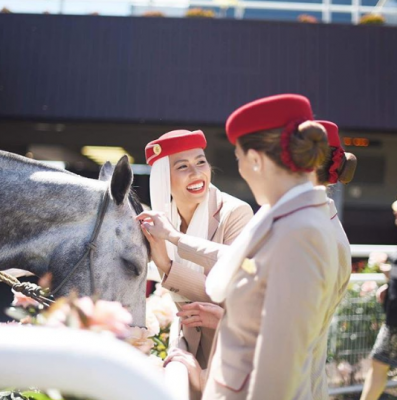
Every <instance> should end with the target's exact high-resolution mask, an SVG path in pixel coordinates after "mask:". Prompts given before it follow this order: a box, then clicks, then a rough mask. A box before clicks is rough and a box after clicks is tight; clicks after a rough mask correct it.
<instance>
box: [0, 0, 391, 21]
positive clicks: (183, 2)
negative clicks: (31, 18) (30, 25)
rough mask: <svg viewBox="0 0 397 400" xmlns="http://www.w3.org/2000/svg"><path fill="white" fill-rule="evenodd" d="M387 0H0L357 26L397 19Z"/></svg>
mask: <svg viewBox="0 0 397 400" xmlns="http://www.w3.org/2000/svg"><path fill="white" fill-rule="evenodd" d="M387 1H389V0H380V1H379V2H378V4H377V5H375V6H363V5H361V0H352V4H351V5H343V4H333V3H332V0H322V1H320V0H319V2H318V3H305V2H304V1H302V2H297V3H295V2H288V1H249V0H248V1H244V0H174V1H171V0H58V1H54V0H37V1H35V2H31V1H28V0H0V9H1V8H3V7H6V8H9V9H10V10H11V11H12V12H28V13H41V12H44V11H48V12H50V13H60V14H86V13H89V12H94V11H96V12H98V13H100V14H101V15H139V14H142V13H143V12H145V11H150V10H152V11H158V10H159V11H163V12H164V13H165V15H169V16H183V15H184V12H185V11H186V10H187V9H188V8H189V7H205V8H207V7H209V8H212V7H217V8H218V7H219V8H220V9H221V10H227V9H229V8H231V9H233V10H234V16H235V18H244V13H245V10H269V11H302V12H303V13H307V12H321V14H322V22H326V23H328V22H331V15H332V13H344V14H350V15H351V22H352V23H354V24H356V23H358V21H359V18H360V16H361V15H362V14H367V13H377V14H382V15H385V16H395V17H396V19H397V6H394V7H393V6H392V7H385V5H386V6H387ZM392 1H394V0H392ZM393 4H394V3H393ZM222 15H225V12H223V13H222Z"/></svg>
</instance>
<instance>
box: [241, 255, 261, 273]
mask: <svg viewBox="0 0 397 400" xmlns="http://www.w3.org/2000/svg"><path fill="white" fill-rule="evenodd" d="M241 268H242V269H243V270H244V271H245V272H246V273H247V274H250V275H253V274H255V273H256V271H257V268H256V264H255V261H254V260H253V259H251V258H246V259H244V261H243V263H242V264H241Z"/></svg>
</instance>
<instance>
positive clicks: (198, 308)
mask: <svg viewBox="0 0 397 400" xmlns="http://www.w3.org/2000/svg"><path fill="white" fill-rule="evenodd" d="M223 312H224V310H223V308H222V307H220V306H218V305H216V304H212V303H201V302H195V303H190V304H185V305H184V306H182V308H181V311H179V312H178V313H177V314H176V315H177V316H178V317H180V321H181V324H182V325H184V326H186V327H188V328H191V327H196V326H203V327H204V328H210V329H216V327H217V326H218V323H219V321H220V319H221V318H222V316H223Z"/></svg>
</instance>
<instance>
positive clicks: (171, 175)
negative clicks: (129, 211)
mask: <svg viewBox="0 0 397 400" xmlns="http://www.w3.org/2000/svg"><path fill="white" fill-rule="evenodd" d="M206 145H207V142H206V139H205V136H204V134H203V132H202V131H200V130H198V131H193V132H190V131H187V130H176V131H172V132H168V133H166V134H164V135H162V136H160V137H159V138H158V139H156V140H153V141H151V142H150V143H149V144H148V145H147V146H146V148H145V153H146V160H147V163H148V164H149V165H151V166H152V170H151V174H150V197H151V205H152V209H153V210H155V211H157V212H162V213H164V216H165V217H167V218H168V220H169V221H170V222H171V223H172V226H173V229H175V230H176V231H178V232H182V233H187V234H188V235H189V237H190V238H192V240H191V242H190V243H189V242H188V243H185V246H184V251H193V252H194V251H196V248H195V241H196V239H202V240H211V241H214V242H217V243H223V244H228V245H230V244H231V243H232V242H233V240H234V239H235V238H236V237H237V236H238V234H239V233H240V232H241V231H242V229H243V227H244V226H245V225H246V224H247V222H248V221H249V220H250V219H251V217H252V215H253V213H252V209H251V207H250V206H249V205H248V204H247V203H244V202H243V201H241V200H239V199H237V198H235V197H232V196H230V195H228V194H226V193H223V192H221V191H220V190H218V189H217V188H216V187H215V186H213V185H212V184H211V167H210V165H209V163H208V161H207V159H206V157H205V154H204V149H205V148H206ZM142 215H145V216H148V215H151V212H147V213H143V214H142ZM142 215H141V216H142ZM144 218H145V217H144ZM145 226H146V224H145V223H143V224H142V229H143V232H144V233H145V235H146V237H147V238H148V240H149V242H150V245H151V250H152V259H153V261H154V263H155V264H156V266H157V268H158V269H159V270H160V272H161V273H162V275H164V277H163V281H162V286H163V287H165V288H167V289H169V290H170V291H171V294H172V296H173V298H174V301H175V302H176V303H177V305H178V308H179V309H180V308H181V307H182V306H184V305H187V303H189V302H200V303H202V302H210V301H211V299H210V298H209V296H208V295H207V294H206V292H205V281H206V275H208V272H209V268H204V267H202V266H201V265H198V264H197V263H195V262H191V261H188V260H186V259H184V258H182V257H181V255H180V249H179V246H175V245H173V244H172V243H169V242H167V243H165V241H164V240H158V239H156V238H154V237H153V236H151V235H150V234H148V232H147V230H146V229H145ZM202 306H203V307H209V308H210V310H212V309H215V312H218V313H222V312H223V311H222V309H220V308H219V307H218V306H213V305H212V304H209V305H206V304H202ZM211 306H213V307H211ZM187 307H189V306H187ZM185 313H186V311H185ZM189 313H191V314H194V312H192V311H189ZM182 316H184V311H182ZM182 322H183V324H182V325H183V336H184V340H185V341H186V342H187V348H188V350H189V351H190V352H191V353H192V354H194V355H195V356H196V357H197V360H198V361H199V363H200V366H201V367H202V368H206V366H207V363H208V358H209V353H210V349H211V345H212V341H213V337H214V334H215V329H214V327H213V326H212V327H211V326H210V324H201V325H200V328H198V327H197V324H194V323H193V325H192V321H191V319H190V318H185V319H184V320H183V321H182Z"/></svg>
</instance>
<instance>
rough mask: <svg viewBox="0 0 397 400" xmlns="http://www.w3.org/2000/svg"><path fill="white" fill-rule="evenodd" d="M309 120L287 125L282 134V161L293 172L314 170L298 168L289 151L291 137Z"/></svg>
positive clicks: (292, 122) (296, 121) (311, 169)
mask: <svg viewBox="0 0 397 400" xmlns="http://www.w3.org/2000/svg"><path fill="white" fill-rule="evenodd" d="M305 121H307V120H295V121H291V122H290V123H288V124H287V125H286V127H285V128H284V130H283V132H282V133H281V138H280V143H281V161H282V162H283V164H284V165H285V166H286V167H288V168H289V169H290V170H291V171H293V172H311V171H313V168H301V167H298V166H297V165H296V164H295V163H294V161H293V160H292V157H291V152H290V149H289V144H290V141H291V136H292V135H293V134H294V133H295V131H296V129H297V128H298V126H299V125H300V124H301V123H302V122H305Z"/></svg>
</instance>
